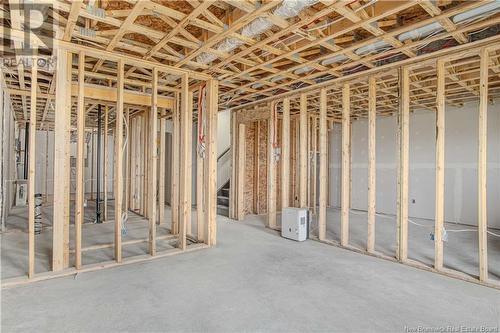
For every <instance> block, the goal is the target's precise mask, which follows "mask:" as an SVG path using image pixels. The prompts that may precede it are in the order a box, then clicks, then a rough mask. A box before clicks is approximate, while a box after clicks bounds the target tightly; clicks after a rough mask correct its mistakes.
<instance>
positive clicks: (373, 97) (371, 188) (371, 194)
mask: <svg viewBox="0 0 500 333" xmlns="http://www.w3.org/2000/svg"><path fill="white" fill-rule="evenodd" d="M376 89H377V82H376V79H375V77H374V76H371V77H370V78H369V79H368V237H367V242H366V250H367V251H368V252H370V253H373V252H374V251H375V202H376V196H377V192H376V173H377V163H376V154H375V150H376V144H375V143H376V141H375V140H376V128H377V126H376V121H377V91H376Z"/></svg>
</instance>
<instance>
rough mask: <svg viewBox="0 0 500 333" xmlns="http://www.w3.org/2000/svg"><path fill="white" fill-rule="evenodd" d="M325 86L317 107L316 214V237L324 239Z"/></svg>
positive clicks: (325, 177) (326, 139)
mask: <svg viewBox="0 0 500 333" xmlns="http://www.w3.org/2000/svg"><path fill="white" fill-rule="evenodd" d="M326 116H327V108H326V88H322V89H321V90H320V109H319V179H320V183H319V216H318V238H319V239H320V240H325V239H326V204H327V202H326V201H327V196H328V193H327V192H328V189H327V187H328V183H327V182H326V181H325V180H326V179H327V172H328V160H327V156H328V153H327V150H328V128H327V123H326Z"/></svg>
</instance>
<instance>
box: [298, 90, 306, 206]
mask: <svg viewBox="0 0 500 333" xmlns="http://www.w3.org/2000/svg"><path fill="white" fill-rule="evenodd" d="M299 118H300V121H299V124H300V125H299V126H300V128H299V207H300V208H305V207H307V95H306V94H301V95H300V115H299Z"/></svg>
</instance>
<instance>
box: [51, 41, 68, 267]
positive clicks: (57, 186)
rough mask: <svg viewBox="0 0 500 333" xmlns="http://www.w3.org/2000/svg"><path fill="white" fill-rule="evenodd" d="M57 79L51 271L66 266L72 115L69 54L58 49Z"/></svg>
mask: <svg viewBox="0 0 500 333" xmlns="http://www.w3.org/2000/svg"><path fill="white" fill-rule="evenodd" d="M56 54H57V65H56V66H57V68H56V70H57V76H56V99H55V104H56V105H55V124H54V141H55V142H60V143H61V144H56V145H54V174H55V175H60V176H61V177H60V179H59V180H58V181H57V182H54V192H53V193H54V217H53V229H52V232H53V236H52V270H53V271H62V270H63V269H64V268H67V267H68V265H69V185H70V184H69V172H70V164H69V131H70V118H71V117H70V115H71V110H70V107H71V104H70V103H71V95H70V93H71V92H70V90H69V87H71V67H70V66H71V53H69V52H68V51H66V50H64V49H61V48H57V49H56Z"/></svg>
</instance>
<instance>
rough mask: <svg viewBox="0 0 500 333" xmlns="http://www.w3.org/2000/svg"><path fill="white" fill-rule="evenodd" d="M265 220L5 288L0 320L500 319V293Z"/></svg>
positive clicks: (6, 324)
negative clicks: (153, 253) (170, 251)
mask: <svg viewBox="0 0 500 333" xmlns="http://www.w3.org/2000/svg"><path fill="white" fill-rule="evenodd" d="M332 214H333V213H332ZM263 222H264V217H263V216H249V217H247V218H246V220H245V221H244V222H234V221H230V220H229V219H227V218H224V217H220V216H219V217H218V244H217V247H215V248H213V249H208V250H203V251H197V252H191V253H187V254H184V255H178V256H174V257H168V258H162V259H158V260H156V261H150V262H146V263H141V264H135V265H128V266H121V267H116V268H112V269H106V270H101V271H98V272H89V273H84V274H79V275H77V276H76V277H71V278H60V279H54V280H48V281H43V282H39V283H35V284H31V285H26V286H21V287H17V288H12V289H5V290H2V300H1V305H2V329H3V330H4V331H5V332H16V331H17V332H20V331H23V332H26V331H36V332H46V331H51V332H73V331H85V332H118V331H130V332H138V331H141V332H144V331H170V332H243V331H244V332H256V331H260V332H263V331H272V332H285V331H286V332H304V331H307V332H309V331H314V332H320V331H322V332H332V331H335V332H346V331H350V332H360V331H369V332H373V331H377V332H407V331H408V330H407V329H412V328H418V327H419V326H420V327H436V328H439V327H446V326H449V325H450V326H453V327H456V326H464V327H478V328H480V327H499V326H500V291H498V290H494V289H491V288H486V287H482V286H479V285H475V284H471V283H467V282H463V281H460V280H456V279H451V278H448V277H444V276H441V275H438V274H434V273H430V272H426V271H422V270H418V269H415V268H411V267H408V266H404V265H400V264H396V263H393V262H389V261H386V260H381V259H377V258H373V257H370V256H365V255H361V254H357V253H354V252H351V251H347V250H343V249H339V248H336V247H333V246H329V245H325V244H321V243H319V242H315V241H306V242H302V243H297V242H294V241H290V240H286V239H283V238H280V237H279V234H278V233H277V232H274V231H272V230H269V229H266V228H264V226H263V224H264V223H263ZM332 222H334V221H332ZM331 230H333V231H334V229H333V226H332V228H331ZM2 265H3V263H2Z"/></svg>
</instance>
